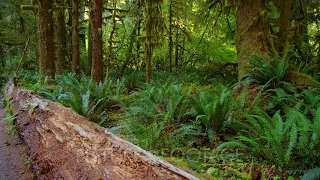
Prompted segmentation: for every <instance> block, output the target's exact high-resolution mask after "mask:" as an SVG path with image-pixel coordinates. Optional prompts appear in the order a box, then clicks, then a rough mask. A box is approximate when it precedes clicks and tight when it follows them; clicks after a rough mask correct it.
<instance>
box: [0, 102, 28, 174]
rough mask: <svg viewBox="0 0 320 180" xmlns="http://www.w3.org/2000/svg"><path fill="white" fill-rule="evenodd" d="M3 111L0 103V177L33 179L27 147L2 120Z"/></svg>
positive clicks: (3, 116)
mask: <svg viewBox="0 0 320 180" xmlns="http://www.w3.org/2000/svg"><path fill="white" fill-rule="evenodd" d="M4 118H5V111H4V109H3V108H2V106H1V104H0V179H7V180H14V179H19V180H24V179H25V180H30V179H34V175H33V173H32V170H31V167H30V163H31V162H30V160H29V158H28V155H27V147H26V146H25V144H24V143H23V142H22V140H21V139H20V137H19V136H18V135H16V134H15V135H13V134H12V133H11V132H10V131H9V129H10V125H9V124H8V122H6V121H5V120H4Z"/></svg>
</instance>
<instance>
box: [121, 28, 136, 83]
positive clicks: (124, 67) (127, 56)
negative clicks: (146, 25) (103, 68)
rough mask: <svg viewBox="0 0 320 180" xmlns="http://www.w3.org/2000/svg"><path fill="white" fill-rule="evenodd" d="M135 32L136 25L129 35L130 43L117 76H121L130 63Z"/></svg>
mask: <svg viewBox="0 0 320 180" xmlns="http://www.w3.org/2000/svg"><path fill="white" fill-rule="evenodd" d="M136 34H137V25H135V26H134V28H133V31H132V33H131V35H130V44H129V47H128V50H127V54H126V60H125V61H124V63H123V65H122V66H121V69H120V71H119V77H121V76H122V75H123V73H124V71H125V70H126V68H127V66H128V64H129V63H130V61H131V59H132V55H133V54H132V51H133V45H134V42H135V39H136Z"/></svg>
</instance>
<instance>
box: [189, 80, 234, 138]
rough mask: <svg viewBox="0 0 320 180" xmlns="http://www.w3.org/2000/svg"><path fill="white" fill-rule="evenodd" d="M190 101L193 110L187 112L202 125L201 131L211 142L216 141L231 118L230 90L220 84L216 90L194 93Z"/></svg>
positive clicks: (232, 102) (231, 100)
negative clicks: (202, 129)
mask: <svg viewBox="0 0 320 180" xmlns="http://www.w3.org/2000/svg"><path fill="white" fill-rule="evenodd" d="M191 103H192V108H193V110H192V111H191V112H189V113H187V114H192V115H194V116H195V117H196V119H195V120H196V121H199V124H201V125H203V126H204V128H205V130H204V131H203V132H205V133H206V134H207V137H208V138H209V141H210V143H211V144H212V143H213V142H216V141H218V140H219V137H221V135H222V132H223V131H224V129H225V127H226V126H227V125H228V124H229V123H230V121H231V119H232V112H233V110H234V107H235V101H234V98H233V96H232V92H231V90H230V89H229V88H227V87H225V86H222V85H220V86H218V87H217V88H216V92H211V91H205V92H200V93H199V95H194V97H193V99H192V101H191Z"/></svg>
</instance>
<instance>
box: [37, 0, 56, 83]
mask: <svg viewBox="0 0 320 180" xmlns="http://www.w3.org/2000/svg"><path fill="white" fill-rule="evenodd" d="M38 7H39V43H40V44H39V47H40V59H39V71H40V79H39V82H40V83H42V82H43V81H44V79H45V77H46V76H48V77H49V78H51V79H54V52H53V26H52V25H53V22H52V18H51V12H52V0H39V6H38Z"/></svg>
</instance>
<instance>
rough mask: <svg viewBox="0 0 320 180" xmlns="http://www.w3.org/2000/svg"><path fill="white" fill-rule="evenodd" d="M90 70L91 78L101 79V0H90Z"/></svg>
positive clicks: (97, 80) (100, 80)
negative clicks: (91, 0)
mask: <svg viewBox="0 0 320 180" xmlns="http://www.w3.org/2000/svg"><path fill="white" fill-rule="evenodd" d="M91 33H92V70H91V79H92V80H94V81H96V82H102V81H103V53H102V0H94V1H93V2H92V29H91Z"/></svg>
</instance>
